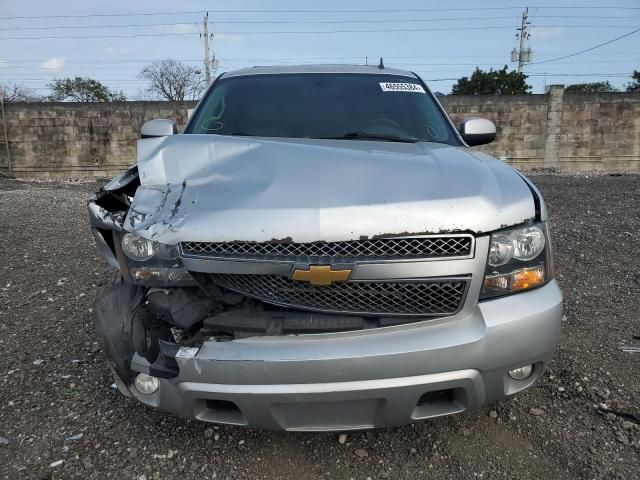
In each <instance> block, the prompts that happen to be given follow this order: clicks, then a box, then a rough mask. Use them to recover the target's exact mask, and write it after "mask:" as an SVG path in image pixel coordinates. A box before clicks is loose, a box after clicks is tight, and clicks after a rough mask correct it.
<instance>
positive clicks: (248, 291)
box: [211, 274, 471, 317]
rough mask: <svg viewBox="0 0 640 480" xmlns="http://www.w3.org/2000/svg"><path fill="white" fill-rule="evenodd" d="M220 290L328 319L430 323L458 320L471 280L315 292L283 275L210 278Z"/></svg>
mask: <svg viewBox="0 0 640 480" xmlns="http://www.w3.org/2000/svg"><path fill="white" fill-rule="evenodd" d="M211 279H212V280H213V281H214V282H215V283H217V284H218V285H220V286H222V287H224V288H228V289H229V290H233V291H236V292H238V293H241V294H243V295H246V296H248V297H253V298H256V299H259V300H262V301H264V302H267V303H271V304H274V305H280V306H285V307H292V308H299V309H303V310H312V311H318V312H327V313H342V314H354V315H355V314H358V315H372V316H388V315H392V316H414V317H431V316H445V315H455V314H456V313H458V312H459V311H460V309H461V308H462V306H463V305H464V301H465V298H466V295H467V291H468V289H469V284H470V281H471V278H470V277H452V278H436V279H416V280H393V281H350V282H345V283H334V284H333V285H330V286H314V285H311V284H309V283H307V282H298V281H294V280H290V279H289V278H287V277H283V276H279V275H242V274H211Z"/></svg>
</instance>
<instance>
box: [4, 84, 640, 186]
mask: <svg viewBox="0 0 640 480" xmlns="http://www.w3.org/2000/svg"><path fill="white" fill-rule="evenodd" d="M440 101H441V102H442V104H443V105H444V107H445V108H446V109H447V111H448V112H449V114H450V115H451V117H452V118H453V120H454V122H455V123H456V124H458V123H459V122H460V121H461V120H462V119H463V118H464V117H468V116H483V117H486V118H489V119H491V120H493V121H494V122H495V123H496V125H497V129H498V135H497V139H496V141H495V142H494V143H492V144H490V145H486V146H482V147H478V148H479V149H481V150H483V151H486V152H488V153H490V154H491V155H494V156H495V157H497V158H499V159H502V160H504V161H506V162H508V163H509V164H511V165H513V166H515V167H516V168H519V169H523V170H527V169H531V168H555V169H557V170H560V171H567V172H576V171H589V170H603V171H635V172H638V171H640V95H639V94H631V93H606V94H597V95H565V94H564V90H563V88H562V87H561V86H553V87H551V88H550V89H549V92H548V93H547V94H544V95H513V96H445V97H440ZM193 105H194V104H193V102H186V103H172V102H124V103H111V104H101V103H91V104H77V103H28V104H25V103H22V104H21V103H17V104H8V105H6V107H5V109H6V112H5V113H6V124H7V130H8V137H9V147H10V154H11V159H12V166H13V174H14V175H15V176H18V177H31V176H65V177H75V176H96V177H109V176H112V175H115V174H116V173H118V172H120V171H122V170H123V169H124V168H126V167H128V166H130V165H132V164H133V163H135V142H136V140H137V139H138V138H139V132H140V127H141V126H142V124H143V123H144V122H145V121H146V120H150V119H153V118H172V119H174V120H175V121H176V122H177V123H178V125H179V128H181V127H182V126H183V125H184V123H185V120H186V116H187V110H188V109H189V108H192V107H193ZM1 141H2V126H1V119H0V142H1ZM0 172H4V173H6V172H7V155H6V153H5V149H4V145H0Z"/></svg>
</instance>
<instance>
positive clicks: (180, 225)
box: [125, 135, 535, 244]
mask: <svg viewBox="0 0 640 480" xmlns="http://www.w3.org/2000/svg"><path fill="white" fill-rule="evenodd" d="M138 170H139V174H140V182H141V186H140V187H139V188H138V190H137V192H136V194H135V197H134V200H133V203H132V206H131V208H130V210H129V214H128V216H127V218H126V222H125V229H127V230H130V231H135V232H137V233H138V234H139V235H141V236H143V237H146V238H151V239H154V240H157V241H160V242H163V243H169V244H175V243H177V242H180V241H233V240H245V241H258V242H260V241H269V240H274V239H276V240H284V239H287V240H289V239H290V240H292V241H294V242H311V241H316V240H325V241H339V240H351V239H358V238H364V237H367V238H372V237H375V236H385V235H400V234H404V235H406V234H425V233H440V232H456V231H471V232H475V233H481V232H489V231H492V230H496V229H499V228H502V227H505V226H510V225H515V224H519V223H522V222H524V221H526V220H529V219H532V218H533V217H534V216H535V206H534V202H533V197H532V194H531V191H530V189H529V187H528V186H527V184H526V183H525V182H524V180H523V179H522V178H521V177H520V176H519V175H518V174H517V173H516V172H515V171H514V170H513V169H512V168H510V167H509V166H507V165H506V164H504V163H503V162H500V161H498V160H496V159H494V158H492V157H490V156H488V155H485V154H482V153H479V152H475V151H472V150H470V149H468V148H462V147H451V146H447V145H441V144H431V143H415V144H406V143H390V142H361V141H346V140H311V139H309V140H306V139H265V138H260V139H258V138H242V137H225V136H219V135H173V136H169V137H163V138H153V139H144V140H140V141H139V142H138Z"/></svg>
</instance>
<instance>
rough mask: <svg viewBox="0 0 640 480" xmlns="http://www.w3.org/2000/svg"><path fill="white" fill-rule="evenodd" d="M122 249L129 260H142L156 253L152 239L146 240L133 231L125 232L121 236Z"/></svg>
mask: <svg viewBox="0 0 640 480" xmlns="http://www.w3.org/2000/svg"><path fill="white" fill-rule="evenodd" d="M122 251H123V252H124V254H125V255H126V256H127V257H129V258H130V259H131V260H137V261H138V262H144V261H145V260H149V259H150V258H152V257H153V256H154V255H155V254H156V246H155V242H154V241H152V240H147V239H146V238H142V237H139V236H137V235H134V234H133V233H125V235H124V236H123V237H122Z"/></svg>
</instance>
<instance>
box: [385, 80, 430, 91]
mask: <svg viewBox="0 0 640 480" xmlns="http://www.w3.org/2000/svg"><path fill="white" fill-rule="evenodd" d="M380 88H382V91H383V92H415V93H426V92H425V91H424V88H422V85H418V84H417V83H402V82H398V83H394V82H380Z"/></svg>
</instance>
